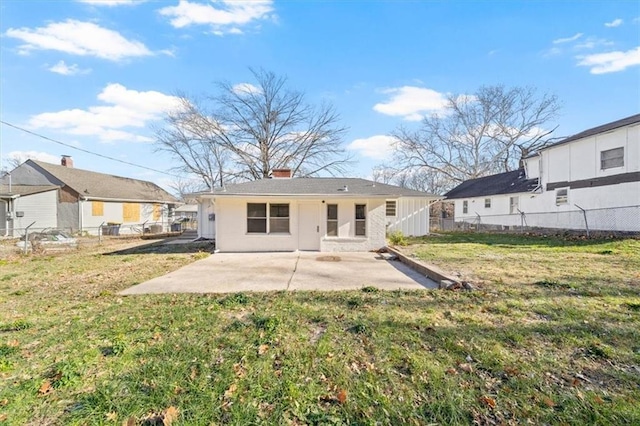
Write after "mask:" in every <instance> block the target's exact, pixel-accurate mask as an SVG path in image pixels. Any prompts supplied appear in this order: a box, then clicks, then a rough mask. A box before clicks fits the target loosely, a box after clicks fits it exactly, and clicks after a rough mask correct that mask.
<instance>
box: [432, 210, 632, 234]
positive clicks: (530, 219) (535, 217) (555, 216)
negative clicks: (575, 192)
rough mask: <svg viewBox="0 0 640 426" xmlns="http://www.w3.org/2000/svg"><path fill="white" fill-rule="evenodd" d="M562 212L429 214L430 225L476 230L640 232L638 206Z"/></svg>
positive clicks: (460, 229)
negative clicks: (460, 217)
mask: <svg viewBox="0 0 640 426" xmlns="http://www.w3.org/2000/svg"><path fill="white" fill-rule="evenodd" d="M576 207H577V209H576V210H571V211H564V212H545V213H527V212H522V211H521V212H519V213H515V214H505V215H484V216H483V215H479V214H476V217H474V218H471V217H466V218H464V219H458V220H456V219H454V218H438V217H432V218H431V223H430V229H431V231H433V232H438V231H478V232H534V233H557V232H572V233H579V234H584V235H586V236H598V235H633V236H636V235H640V206H630V207H614V208H605V209H589V210H583V209H581V208H579V207H578V206H576Z"/></svg>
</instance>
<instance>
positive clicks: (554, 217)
mask: <svg viewBox="0 0 640 426" xmlns="http://www.w3.org/2000/svg"><path fill="white" fill-rule="evenodd" d="M523 163H524V168H523V169H520V170H516V171H512V172H507V173H500V174H497V175H493V176H487V177H483V178H479V179H472V180H468V181H465V182H463V183H461V184H460V185H458V186H457V187H456V188H454V189H452V190H451V191H449V192H448V193H447V194H445V196H446V197H447V199H451V200H454V201H455V220H456V222H468V223H478V222H479V223H483V224H495V225H503V226H520V225H522V224H524V225H527V226H535V227H544V228H559V229H585V218H586V221H587V224H588V226H589V228H590V229H591V230H603V231H627V232H638V231H640V114H636V115H633V116H631V117H627V118H624V119H622V120H617V121H614V122H611V123H608V124H604V125H602V126H598V127H594V128H592V129H589V130H585V131H584V132H581V133H578V134H576V135H573V136H571V137H568V138H566V139H563V140H561V141H559V142H557V143H555V144H553V145H549V146H547V147H545V148H543V149H541V150H539V151H538V152H536V153H535V154H533V155H531V156H529V157H527V158H525V159H524V161H523Z"/></svg>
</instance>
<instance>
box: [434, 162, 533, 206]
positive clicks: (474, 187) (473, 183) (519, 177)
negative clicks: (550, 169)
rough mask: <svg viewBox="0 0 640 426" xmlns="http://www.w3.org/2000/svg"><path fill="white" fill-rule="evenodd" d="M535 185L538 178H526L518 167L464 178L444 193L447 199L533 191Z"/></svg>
mask: <svg viewBox="0 0 640 426" xmlns="http://www.w3.org/2000/svg"><path fill="white" fill-rule="evenodd" d="M537 186H538V179H527V176H526V173H525V172H524V170H523V169H519V170H513V171H511V172H506V173H499V174H497V175H491V176H485V177H481V178H477V179H469V180H466V181H464V182H462V183H461V184H460V185H458V186H456V187H455V188H453V189H452V190H451V191H449V192H447V193H446V194H444V195H445V197H447V199H448V200H452V199H456V198H472V197H483V196H487V195H499V194H515V193H519V192H530V191H533V190H534V189H535V188H536V187H537Z"/></svg>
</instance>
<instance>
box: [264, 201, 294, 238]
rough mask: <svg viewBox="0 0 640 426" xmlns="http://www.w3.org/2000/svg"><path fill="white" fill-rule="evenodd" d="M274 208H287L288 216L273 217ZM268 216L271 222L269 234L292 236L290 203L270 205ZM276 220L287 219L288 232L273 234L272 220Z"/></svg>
mask: <svg viewBox="0 0 640 426" xmlns="http://www.w3.org/2000/svg"><path fill="white" fill-rule="evenodd" d="M272 206H287V216H286V217H285V216H275V217H274V216H271V207H272ZM267 216H268V220H269V227H268V229H267V231H268V234H291V204H290V203H269V210H267ZM272 219H275V220H283V219H287V230H286V231H279V232H273V231H271V220H272Z"/></svg>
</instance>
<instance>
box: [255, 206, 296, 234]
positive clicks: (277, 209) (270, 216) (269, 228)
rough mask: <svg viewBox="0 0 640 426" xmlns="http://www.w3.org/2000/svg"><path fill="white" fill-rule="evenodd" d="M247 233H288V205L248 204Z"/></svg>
mask: <svg viewBox="0 0 640 426" xmlns="http://www.w3.org/2000/svg"><path fill="white" fill-rule="evenodd" d="M267 207H268V208H267ZM247 233H248V234H267V233H269V234H287V233H289V204H268V205H267V203H248V204H247Z"/></svg>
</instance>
